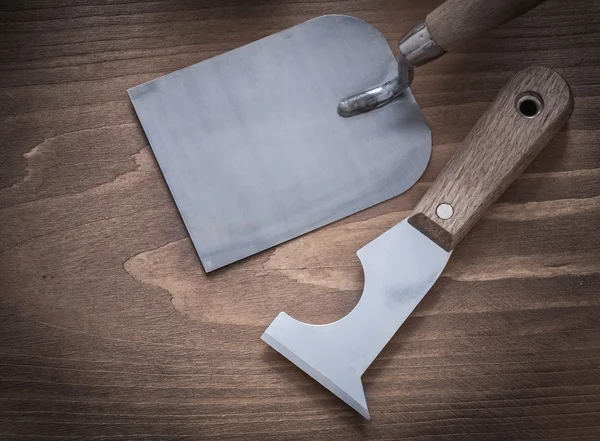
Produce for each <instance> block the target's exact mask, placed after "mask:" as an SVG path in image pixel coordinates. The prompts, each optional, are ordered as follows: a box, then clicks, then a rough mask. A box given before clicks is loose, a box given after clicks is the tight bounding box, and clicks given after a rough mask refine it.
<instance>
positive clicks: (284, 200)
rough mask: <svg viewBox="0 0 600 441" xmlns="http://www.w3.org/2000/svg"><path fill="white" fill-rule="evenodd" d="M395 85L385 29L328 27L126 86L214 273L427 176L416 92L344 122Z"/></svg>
mask: <svg viewBox="0 0 600 441" xmlns="http://www.w3.org/2000/svg"><path fill="white" fill-rule="evenodd" d="M396 74H397V62H396V60H395V58H394V55H393V54H392V51H391V50H390V48H389V45H388V43H387V41H386V39H385V37H384V36H383V35H382V34H381V33H380V32H379V31H378V30H377V29H376V28H374V27H373V26H371V25H369V24H367V23H365V22H363V21H361V20H358V19H356V18H352V17H347V16H324V17H319V18H316V19H314V20H310V21H308V22H305V23H302V24H300V25H298V26H295V27H293V28H290V29H287V30H285V31H282V32H279V33H277V34H274V35H271V36H269V37H266V38H264V39H262V40H259V41H256V42H254V43H250V44H248V45H246V46H244V47H241V48H239V49H236V50H233V51H231V52H228V53H225V54H223V55H220V56H217V57H214V58H211V59H209V60H206V61H203V62H201V63H198V64H195V65H193V66H190V67H188V68H185V69H182V70H180V71H177V72H174V73H172V74H169V75H166V76H164V77H161V78H158V79H156V80H153V81H150V82H148V83H145V84H142V85H140V86H137V87H134V88H132V89H129V95H130V98H131V100H132V102H133V105H134V107H135V110H136V112H137V114H138V117H139V119H140V121H141V123H142V126H143V128H144V131H145V132H146V135H147V137H148V140H149V142H150V145H151V147H152V150H153V152H154V154H155V156H156V159H157V160H158V163H159V165H160V168H161V170H162V172H163V175H164V177H165V179H166V181H167V184H168V185H169V188H170V190H171V193H172V195H173V197H174V199H175V202H176V204H177V207H178V208H179V211H180V213H181V216H182V218H183V221H184V222H185V225H186V227H187V229H188V232H189V234H190V236H191V239H192V241H193V243H194V246H195V248H196V250H197V252H198V255H199V256H200V259H201V261H202V264H203V265H204V268H205V270H206V271H212V270H214V269H216V268H219V267H222V266H224V265H227V264H229V263H232V262H235V261H237V260H239V259H242V258H244V257H247V256H250V255H252V254H254V253H257V252H259V251H262V250H265V249H267V248H270V247H272V246H274V245H277V244H279V243H282V242H284V241H287V240H289V239H292V238H294V237H297V236H299V235H302V234H304V233H307V232H309V231H311V230H314V229H316V228H319V227H322V226H324V225H326V224H328V223H330V222H333V221H335V220H338V219H341V218H343V217H345V216H348V215H350V214H353V213H355V212H357V211H360V210H363V209H365V208H367V207H370V206H372V205H374V204H377V203H380V202H382V201H384V200H386V199H389V198H391V197H393V196H396V195H398V194H400V193H402V192H404V191H406V190H407V189H408V188H410V187H411V186H412V185H413V184H414V183H415V182H416V181H417V180H418V179H419V177H420V176H421V174H422V173H423V171H424V170H425V167H426V165H427V162H428V161H429V157H430V153H431V134H430V130H429V128H428V126H427V123H426V121H425V119H424V118H423V115H422V114H421V111H420V109H419V106H418V105H417V103H416V102H415V100H414V97H413V95H412V93H411V92H410V91H407V92H406V93H405V94H403V96H401V97H400V98H399V99H397V100H396V101H395V102H394V103H392V104H390V105H388V106H386V107H384V108H381V109H379V110H377V111H374V112H370V113H369V114H365V115H360V116H357V117H353V118H349V119H348V118H343V117H341V116H339V115H338V113H337V104H338V102H339V101H340V100H341V99H343V98H344V97H346V96H347V95H348V94H349V93H353V92H354V91H356V90H362V89H365V88H368V87H371V86H373V85H376V84H379V83H382V82H384V81H387V80H390V79H392V78H394V77H395V76H396Z"/></svg>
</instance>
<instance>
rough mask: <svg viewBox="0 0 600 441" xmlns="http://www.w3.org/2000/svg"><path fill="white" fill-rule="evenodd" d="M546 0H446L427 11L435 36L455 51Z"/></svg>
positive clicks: (437, 40) (447, 48)
mask: <svg viewBox="0 0 600 441" xmlns="http://www.w3.org/2000/svg"><path fill="white" fill-rule="evenodd" d="M543 1H545V0H493V1H489V0H446V1H445V2H444V3H442V4H441V5H440V6H439V7H438V8H436V9H434V10H433V11H431V12H430V13H429V14H427V17H426V18H425V24H426V25H427V29H428V30H429V33H430V34H431V36H432V38H433V40H434V41H435V42H436V43H437V45H438V46H440V47H441V48H442V49H444V50H445V51H454V50H457V49H460V47H461V46H462V45H463V44H465V43H468V42H469V41H471V40H472V39H474V38H477V37H479V36H480V35H481V34H483V33H485V32H488V31H491V30H493V29H496V28H497V27H498V26H501V25H503V24H504V23H507V22H509V21H510V20H513V19H515V18H516V17H519V16H520V15H523V14H524V13H526V12H527V11H529V10H530V9H532V8H535V7H536V6H538V5H539V4H540V3H542V2H543Z"/></svg>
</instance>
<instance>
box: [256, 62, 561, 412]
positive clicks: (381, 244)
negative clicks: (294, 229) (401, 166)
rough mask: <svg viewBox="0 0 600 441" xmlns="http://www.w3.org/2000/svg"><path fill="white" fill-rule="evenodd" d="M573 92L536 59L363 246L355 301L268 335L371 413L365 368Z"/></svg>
mask: <svg viewBox="0 0 600 441" xmlns="http://www.w3.org/2000/svg"><path fill="white" fill-rule="evenodd" d="M572 110H573V97H572V94H571V90H570V88H569V85H568V84H567V83H566V82H565V80H564V79H563V78H562V77H561V76H560V75H559V74H558V73H556V72H554V71H553V70H550V69H547V68H543V67H531V68H528V69H526V70H523V71H521V72H519V73H518V74H517V75H515V76H514V77H513V78H512V79H511V80H510V81H509V83H508V84H507V85H506V86H505V87H504V88H503V89H502V90H501V91H500V93H499V94H498V96H497V97H496V100H495V101H494V103H493V104H492V105H491V106H490V107H489V108H488V110H487V111H486V112H485V113H484V114H483V116H482V117H481V118H480V119H479V121H478V122H477V124H476V125H475V127H474V128H473V129H472V130H471V132H470V133H469V134H468V135H467V137H466V138H465V140H464V141H463V143H462V145H461V146H460V147H459V148H458V150H457V151H456V153H455V154H454V156H453V157H452V158H451V159H450V161H449V162H448V163H447V164H446V166H445V168H444V169H443V170H442V172H441V173H440V175H439V176H438V178H437V180H436V181H435V182H434V183H433V185H432V186H431V187H430V188H429V190H428V191H427V193H425V195H424V197H423V198H422V199H421V201H420V202H419V203H418V204H417V206H416V207H415V209H414V210H413V212H412V214H411V215H410V216H409V217H408V219H406V220H404V221H403V222H401V223H400V224H398V225H396V226H395V227H393V228H391V229H390V230H388V231H387V232H385V233H384V234H383V235H381V236H379V237H378V238H376V239H375V240H374V241H372V242H370V243H368V244H367V245H365V246H364V247H363V248H361V249H360V250H358V257H359V259H360V261H361V264H362V266H363V269H364V275H365V285H364V290H363V294H362V297H361V299H360V300H359V302H358V304H357V305H356V307H355V308H354V309H353V310H352V311H351V312H350V313H349V314H348V315H346V316H345V317H343V318H342V319H340V320H338V321H336V322H334V323H331V324H327V325H309V324H306V323H302V322H299V321H297V320H294V319H293V318H291V317H290V316H288V315H287V314H285V313H283V312H282V313H280V314H279V315H278V316H277V317H276V318H275V320H274V321H273V323H271V325H270V326H269V327H268V329H267V330H266V331H265V332H264V334H263V336H262V339H263V340H264V341H265V342H266V343H268V344H269V345H270V346H272V347H273V348H274V349H276V350H277V351H279V352H280V353H281V354H282V355H284V356H285V357H286V358H288V359H289V360H291V361H292V362H293V363H295V364H296V365H297V366H298V367H299V368H301V369H302V370H303V371H305V372H306V373H307V374H309V375H310V376H312V377H313V378H314V379H315V380H317V381H318V382H319V383H321V384H322V385H323V386H325V387H326V388H327V389H329V390H330V391H331V392H333V393H334V394H335V395H337V396H338V397H339V398H341V399H342V400H344V401H345V402H346V403H347V404H348V405H350V406H351V407H352V408H354V409H355V410H356V411H357V412H359V413H360V414H361V415H363V416H364V417H365V418H369V411H368V409H367V402H366V399H365V393H364V390H363V386H362V382H361V376H362V374H363V373H364V372H365V370H366V369H367V367H368V366H369V365H370V364H371V362H372V361H373V360H374V359H375V357H377V355H378V354H379V352H380V351H381V350H382V349H383V347H384V346H385V345H386V344H387V342H388V341H389V340H390V339H391V338H392V337H393V335H394V334H395V333H396V331H397V330H398V328H399V327H400V326H401V325H402V323H403V322H404V320H405V319H406V318H407V317H408V316H409V314H410V313H411V312H412V311H413V309H414V308H415V307H416V306H417V304H418V303H419V302H420V301H421V299H422V298H423V296H425V294H426V293H427V291H429V289H430V288H431V287H432V286H433V284H434V283H435V281H436V280H437V279H438V277H439V276H440V274H441V272H442V270H443V269H444V266H445V265H446V262H447V261H448V259H449V258H450V255H451V253H452V250H453V249H454V248H455V246H456V245H457V244H458V243H459V242H460V240H461V239H462V238H463V237H464V236H465V235H466V234H467V232H468V231H469V230H470V229H471V227H472V226H473V225H474V224H475V222H476V221H477V220H478V219H479V218H480V217H481V216H482V215H483V213H484V212H485V210H486V209H487V208H488V207H489V206H490V205H491V204H492V202H493V201H495V200H496V199H497V198H498V197H499V196H500V194H502V193H503V192H504V190H505V189H506V188H507V187H508V185H510V184H511V183H512V182H513V181H514V180H515V179H516V178H517V176H518V175H519V174H520V173H521V172H522V171H523V170H524V169H525V167H526V166H527V165H528V164H529V163H530V162H531V161H532V160H533V158H534V157H535V156H536V155H537V154H538V153H539V152H540V150H541V149H542V148H543V147H544V146H545V145H546V144H547V143H548V142H549V141H550V140H551V139H552V137H553V136H554V135H555V134H556V133H557V132H558V130H559V129H560V128H561V127H562V126H563V125H564V124H565V123H566V121H567V120H568V119H569V117H570V115H571V113H572Z"/></svg>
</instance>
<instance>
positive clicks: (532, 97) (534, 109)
mask: <svg viewBox="0 0 600 441" xmlns="http://www.w3.org/2000/svg"><path fill="white" fill-rule="evenodd" d="M543 108H544V102H543V101H542V97H541V96H539V95H538V94H537V93H534V92H525V93H524V94H523V95H521V96H520V97H519V99H517V111H518V112H519V113H520V114H521V116H524V117H525V118H535V117H536V116H538V115H539V114H540V113H541V111H542V109H543Z"/></svg>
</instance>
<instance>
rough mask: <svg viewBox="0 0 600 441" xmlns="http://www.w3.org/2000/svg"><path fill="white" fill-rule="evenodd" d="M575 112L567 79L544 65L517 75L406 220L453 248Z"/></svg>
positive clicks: (438, 242)
mask: <svg viewBox="0 0 600 441" xmlns="http://www.w3.org/2000/svg"><path fill="white" fill-rule="evenodd" d="M572 112H573V95H572V92H571V89H570V87H569V85H568V84H567V82H566V81H565V80H564V79H563V78H562V77H561V76H560V75H559V74H558V73H556V72H555V71H553V70H551V69H548V68H545V67H529V68H527V69H525V70H522V71H521V72H519V73H517V74H516V75H515V76H514V77H513V78H512V79H511V80H510V81H509V82H508V84H506V86H504V88H503V89H502V90H501V91H500V92H499V94H498V96H497V97H496V100H495V101H494V102H493V104H492V105H491V106H490V107H489V108H488V109H487V111H486V112H485V113H484V114H483V116H482V117H481V118H480V119H479V121H478V122H477V124H475V127H473V129H472V130H471V132H470V133H469V134H468V135H467V137H466V138H465V140H464V141H463V143H462V145H461V146H460V147H459V148H458V150H457V151H456V153H455V154H454V156H452V158H451V159H450V160H449V161H448V163H447V164H446V166H445V167H444V169H443V170H442V172H441V173H440V175H439V176H438V177H437V179H436V180H435V182H434V183H433V184H432V185H431V187H430V188H429V190H428V191H427V193H425V196H424V197H423V199H421V201H420V202H419V203H418V204H417V206H416V207H415V209H414V211H413V213H412V214H411V216H410V217H409V219H408V222H409V223H410V224H411V225H413V226H414V227H415V228H417V229H418V230H420V231H421V232H422V233H423V234H425V235H426V236H428V237H429V238H430V239H431V240H433V241H434V242H436V243H437V244H438V245H440V246H441V247H442V248H444V249H446V250H448V251H449V250H451V249H453V248H454V247H455V246H456V244H457V243H458V242H460V240H461V239H462V238H463V237H464V236H465V235H466V234H467V232H468V231H469V230H470V229H471V227H472V226H473V225H474V224H475V222H477V220H478V219H479V218H480V217H481V216H482V215H483V213H484V212H485V210H486V209H487V208H488V207H489V206H490V205H491V204H492V203H493V202H494V201H495V200H496V199H497V198H498V197H499V196H500V195H501V194H502V193H503V192H504V190H506V188H507V187H508V186H509V185H510V184H511V183H512V182H513V181H514V180H515V179H516V178H517V176H519V175H520V174H521V172H522V171H523V170H524V169H525V167H527V165H528V164H529V163H530V162H531V161H532V160H533V158H534V157H535V156H536V155H537V154H538V153H539V152H540V151H541V150H542V148H543V147H544V146H545V145H546V144H548V142H549V141H550V140H551V139H552V138H553V137H554V135H556V133H557V132H558V131H559V130H560V128H561V127H562V126H563V125H564V124H565V123H566V122H567V120H568V119H569V117H570V116H571V113H572Z"/></svg>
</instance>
